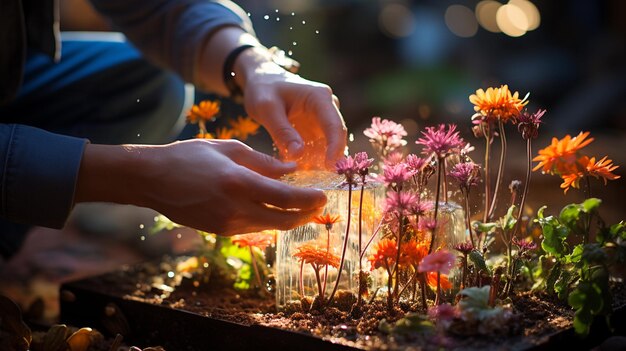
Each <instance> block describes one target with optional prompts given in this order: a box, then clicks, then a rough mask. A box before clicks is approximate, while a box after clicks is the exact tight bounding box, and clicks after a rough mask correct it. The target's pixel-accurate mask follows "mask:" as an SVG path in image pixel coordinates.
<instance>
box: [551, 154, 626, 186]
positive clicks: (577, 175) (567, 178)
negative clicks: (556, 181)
mask: <svg viewBox="0 0 626 351" xmlns="http://www.w3.org/2000/svg"><path fill="white" fill-rule="evenodd" d="M607 157H608V156H604V157H603V158H602V159H601V160H599V161H598V162H596V158H595V157H591V158H589V157H587V156H582V157H580V158H579V159H578V161H577V165H578V166H579V167H580V169H581V170H579V171H572V172H571V173H568V174H562V175H561V178H562V179H563V183H562V184H561V189H564V190H563V192H564V193H567V191H568V190H569V188H570V187H573V188H577V189H578V188H579V187H580V180H581V179H582V178H583V177H585V176H593V177H595V178H602V180H603V181H604V184H605V185H606V181H607V180H615V179H619V178H620V176H618V175H616V174H614V173H613V171H614V170H616V169H617V168H619V166H615V165H613V160H608V159H607Z"/></svg>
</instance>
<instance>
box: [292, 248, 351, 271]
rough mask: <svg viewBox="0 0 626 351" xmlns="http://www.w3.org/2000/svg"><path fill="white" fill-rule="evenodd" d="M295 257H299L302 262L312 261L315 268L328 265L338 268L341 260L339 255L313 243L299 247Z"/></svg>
mask: <svg viewBox="0 0 626 351" xmlns="http://www.w3.org/2000/svg"><path fill="white" fill-rule="evenodd" d="M293 257H296V258H298V259H299V260H300V261H301V262H304V263H310V264H311V265H312V266H313V267H314V268H315V267H316V266H317V267H318V268H319V267H323V266H326V265H328V266H332V267H335V268H338V267H339V261H340V259H339V256H337V255H335V254H332V253H330V252H327V251H326V250H324V249H320V248H318V247H316V246H314V245H311V244H304V245H302V246H300V247H298V248H297V249H296V253H295V254H293Z"/></svg>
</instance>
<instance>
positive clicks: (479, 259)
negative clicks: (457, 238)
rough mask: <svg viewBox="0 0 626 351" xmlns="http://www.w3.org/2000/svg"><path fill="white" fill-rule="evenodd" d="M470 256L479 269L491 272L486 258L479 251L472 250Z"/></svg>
mask: <svg viewBox="0 0 626 351" xmlns="http://www.w3.org/2000/svg"><path fill="white" fill-rule="evenodd" d="M468 256H469V259H470V261H472V263H474V266H476V268H477V269H478V270H479V271H483V272H485V273H488V274H491V271H490V270H489V267H487V264H486V263H485V258H484V257H483V255H482V254H481V253H480V252H479V251H477V250H472V252H470V253H469V255H468Z"/></svg>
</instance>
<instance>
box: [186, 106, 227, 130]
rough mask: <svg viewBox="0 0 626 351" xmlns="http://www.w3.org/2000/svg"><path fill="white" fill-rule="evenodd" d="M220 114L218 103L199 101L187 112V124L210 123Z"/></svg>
mask: <svg viewBox="0 0 626 351" xmlns="http://www.w3.org/2000/svg"><path fill="white" fill-rule="evenodd" d="M219 112H220V102H219V100H216V101H210V100H205V101H200V103H199V104H197V105H193V106H192V107H191V109H190V110H189V112H187V122H189V123H192V124H195V123H198V122H199V121H210V120H212V119H213V118H214V117H215V116H216V115H217V114H218V113H219Z"/></svg>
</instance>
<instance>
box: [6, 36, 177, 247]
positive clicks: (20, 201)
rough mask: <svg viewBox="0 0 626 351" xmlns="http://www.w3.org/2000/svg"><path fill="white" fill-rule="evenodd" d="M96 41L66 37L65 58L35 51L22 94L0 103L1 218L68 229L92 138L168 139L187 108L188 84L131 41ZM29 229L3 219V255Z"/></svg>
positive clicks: (116, 140) (118, 140) (121, 140)
mask: <svg viewBox="0 0 626 351" xmlns="http://www.w3.org/2000/svg"><path fill="white" fill-rule="evenodd" d="M100 36H101V35H100ZM118 38H119V37H118ZM96 39H98V40H91V41H85V40H84V39H80V40H74V39H72V40H64V41H63V43H62V48H63V49H62V59H61V61H60V62H59V63H54V62H53V61H52V60H51V59H50V58H49V57H48V56H45V55H43V54H38V53H29V55H28V60H27V62H26V70H25V75H24V84H23V85H22V88H21V90H20V91H19V93H18V96H17V98H16V99H15V100H14V101H13V102H12V103H11V104H10V105H8V106H2V107H0V217H1V218H2V219H4V220H6V221H11V222H17V223H27V224H32V225H41V226H48V227H53V228H60V227H62V226H63V225H64V223H65V220H66V219H67V217H68V215H69V212H70V210H71V208H72V206H73V197H74V191H75V184H76V178H77V175H78V169H79V166H80V161H81V157H82V153H83V150H84V146H85V144H86V143H88V142H89V141H88V139H89V140H91V142H94V143H105V144H119V143H163V142H167V141H169V138H168V137H169V136H170V135H171V130H172V128H173V126H174V125H175V124H176V122H177V121H178V119H179V118H180V116H181V113H182V111H183V103H184V101H185V89H184V83H183V81H182V80H181V79H180V78H178V77H177V76H176V75H174V74H173V73H170V72H167V71H164V70H161V69H159V68H157V67H155V66H153V65H151V64H150V63H148V62H147V61H145V60H144V59H143V58H142V57H141V55H140V53H139V52H138V51H137V50H136V49H135V48H134V47H133V46H131V45H130V44H128V43H127V42H125V41H120V40H113V41H110V40H104V39H106V38H101V37H99V36H98V37H97V38H96ZM25 228H27V227H24V226H16V225H13V224H11V225H6V226H3V225H1V223H0V255H2V256H5V257H8V256H9V255H11V254H12V253H13V252H14V251H15V250H16V249H17V248H19V244H20V242H21V241H22V240H23V231H24V229H25Z"/></svg>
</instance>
